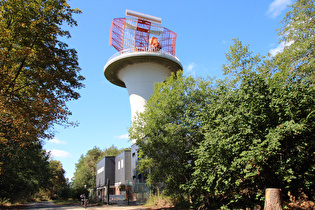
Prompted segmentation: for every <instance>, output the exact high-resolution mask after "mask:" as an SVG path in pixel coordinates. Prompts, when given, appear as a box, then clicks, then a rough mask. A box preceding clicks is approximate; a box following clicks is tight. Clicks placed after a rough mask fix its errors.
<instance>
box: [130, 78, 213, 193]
mask: <svg viewBox="0 0 315 210" xmlns="http://www.w3.org/2000/svg"><path fill="white" fill-rule="evenodd" d="M209 88H210V83H209V82H207V81H205V80H203V79H197V80H196V79H194V78H192V77H187V78H185V77H183V76H182V72H179V73H177V75H172V76H171V77H170V78H167V79H166V81H165V82H164V83H161V84H157V85H156V87H155V92H154V94H153V95H152V96H151V98H150V99H149V101H148V102H147V105H146V109H145V111H144V113H141V114H140V115H139V116H138V118H137V119H138V120H137V121H134V123H133V125H132V127H131V128H130V138H131V139H137V144H138V145H139V146H140V151H139V157H140V161H139V165H138V169H139V170H140V171H141V172H142V173H147V172H148V171H149V170H150V169H151V168H153V170H151V173H149V174H148V178H149V179H148V182H149V183H150V184H151V185H153V186H155V185H156V184H157V183H159V182H165V184H166V191H169V192H170V193H174V194H177V195H179V196H181V194H182V192H183V190H184V188H185V186H184V185H185V184H186V183H187V180H189V179H190V176H191V173H192V168H193V164H192V163H193V162H194V157H193V155H191V151H193V150H194V149H195V148H196V147H197V146H198V143H199V142H201V141H202V140H203V134H202V129H201V124H200V122H199V120H198V118H197V116H198V114H199V113H201V112H202V108H203V106H204V105H205V103H206V101H205V100H204V97H206V94H207V93H208V92H209V90H208V89H209Z"/></svg>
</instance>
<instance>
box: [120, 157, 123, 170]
mask: <svg viewBox="0 0 315 210" xmlns="http://www.w3.org/2000/svg"><path fill="white" fill-rule="evenodd" d="M120 166H121V168H123V167H124V159H122V160H121V163H120Z"/></svg>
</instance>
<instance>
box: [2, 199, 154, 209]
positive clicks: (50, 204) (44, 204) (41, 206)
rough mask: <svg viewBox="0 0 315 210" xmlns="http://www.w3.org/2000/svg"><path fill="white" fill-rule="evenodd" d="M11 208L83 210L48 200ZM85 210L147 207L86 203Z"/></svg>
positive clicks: (78, 206) (75, 206)
mask: <svg viewBox="0 0 315 210" xmlns="http://www.w3.org/2000/svg"><path fill="white" fill-rule="evenodd" d="M8 209H10V210H12V209H16V210H18V209H33V210H46V209H47V210H49V209H52V210H57V209H71V210H83V209H84V208H82V207H81V206H80V205H79V204H77V205H56V204H54V203H53V202H50V201H44V202H36V203H28V204H26V205H23V206H20V207H17V208H8ZM86 209H87V210H94V209H105V210H149V208H145V207H141V206H131V205H130V206H119V205H102V206H95V205H94V206H93V205H91V204H90V205H88V206H87V208H86Z"/></svg>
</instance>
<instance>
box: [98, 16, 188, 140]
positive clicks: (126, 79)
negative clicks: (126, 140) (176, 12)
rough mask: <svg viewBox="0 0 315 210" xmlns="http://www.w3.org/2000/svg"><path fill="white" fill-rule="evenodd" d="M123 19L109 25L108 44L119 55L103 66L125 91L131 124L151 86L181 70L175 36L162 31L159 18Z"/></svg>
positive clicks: (131, 17) (112, 81)
mask: <svg viewBox="0 0 315 210" xmlns="http://www.w3.org/2000/svg"><path fill="white" fill-rule="evenodd" d="M126 16H127V18H115V19H114V20H113V22H112V25H111V30H110V39H109V44H110V45H111V46H113V47H114V48H115V49H116V50H117V51H118V53H116V54H114V55H113V56H112V57H111V58H110V59H109V60H108V62H107V63H106V65H105V67H104V74H105V77H106V79H107V80H108V81H110V82H111V83H113V84H115V85H118V86H120V87H123V88H127V90H128V94H129V100H130V107H131V120H133V119H134V118H135V116H136V114H137V112H142V111H143V110H144V105H145V103H146V101H147V100H148V99H149V97H150V95H151V94H152V93H153V91H154V83H155V82H163V81H164V80H165V78H166V77H168V76H170V75H171V73H172V72H176V71H178V70H182V69H183V67H182V65H181V63H180V61H179V60H178V58H177V57H176V33H174V32H173V31H171V30H169V29H167V28H164V27H162V26H161V18H158V17H154V16H151V15H146V14H142V13H139V12H134V11H131V10H126ZM132 144H135V141H134V140H133V141H132Z"/></svg>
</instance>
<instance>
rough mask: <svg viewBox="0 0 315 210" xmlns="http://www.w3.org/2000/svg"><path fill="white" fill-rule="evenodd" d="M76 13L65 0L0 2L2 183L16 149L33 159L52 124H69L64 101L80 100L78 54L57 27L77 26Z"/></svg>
mask: <svg viewBox="0 0 315 210" xmlns="http://www.w3.org/2000/svg"><path fill="white" fill-rule="evenodd" d="M76 13H80V10H78V9H71V8H70V6H69V5H68V4H67V2H66V0H49V1H36V0H26V1H24V0H1V1H0V80H1V83H0V122H1V123H0V175H1V177H2V178H5V177H6V178H9V177H10V171H11V170H9V169H8V168H7V167H5V165H6V164H13V162H14V159H15V158H16V157H20V153H18V151H19V150H21V151H25V152H26V151H27V152H26V154H25V155H27V154H28V153H30V154H31V153H32V152H34V151H32V150H34V145H38V144H41V141H42V140H43V139H45V138H47V137H48V138H49V137H52V134H53V133H52V129H51V128H52V127H53V125H54V124H55V123H57V124H62V125H72V124H73V123H71V122H69V121H68V116H69V115H71V112H70V111H69V110H68V108H67V106H66V102H67V101H69V100H72V99H78V98H79V97H80V95H79V93H78V92H76V89H79V88H82V87H83V84H82V83H81V81H82V80H84V78H83V77H82V76H81V75H80V74H79V72H80V68H79V66H78V58H77V54H76V51H75V50H74V49H69V48H68V46H67V44H66V43H64V42H62V41H60V40H59V38H61V37H66V38H69V37H70V34H69V32H68V31H66V30H63V29H62V28H61V26H62V25H63V24H68V25H70V26H73V25H76V24H77V23H76V21H75V20H74V19H73V18H72V14H76ZM26 158H29V159H32V158H31V157H26ZM20 163H21V162H16V164H20ZM30 163H33V164H34V167H35V165H36V164H39V163H36V162H30ZM19 167H23V166H19ZM29 168H30V169H31V168H33V167H29ZM13 169H15V168H14V167H13ZM2 181H3V182H2V183H3V184H8V183H9V181H8V180H2ZM10 181H13V182H14V180H10ZM15 182H18V179H17V180H16V181H15ZM2 189H8V188H6V187H5V188H2ZM3 192H4V191H3ZM4 194H5V192H4Z"/></svg>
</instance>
